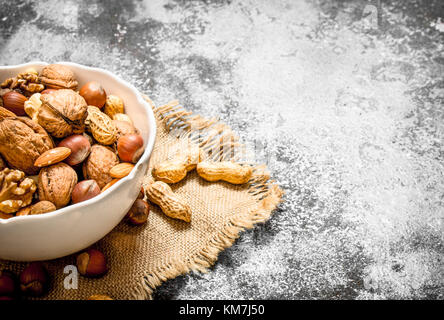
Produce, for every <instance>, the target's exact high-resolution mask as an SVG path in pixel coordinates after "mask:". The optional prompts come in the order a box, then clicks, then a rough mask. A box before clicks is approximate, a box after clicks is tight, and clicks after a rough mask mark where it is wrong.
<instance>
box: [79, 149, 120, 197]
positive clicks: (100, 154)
mask: <svg viewBox="0 0 444 320" xmlns="http://www.w3.org/2000/svg"><path fill="white" fill-rule="evenodd" d="M118 163H119V158H118V157H117V155H116V154H115V152H114V151H113V150H112V149H111V148H108V147H105V146H102V145H99V144H95V145H93V146H92V147H91V153H90V154H89V157H88V159H87V160H86V161H85V162H84V163H83V176H84V178H85V179H92V180H96V182H97V184H98V185H99V187H100V189H102V188H103V187H104V186H105V185H106V184H107V183H108V182H110V181H111V180H112V178H111V176H110V174H109V171H110V170H111V168H112V167H114V166H115V165H117V164H118Z"/></svg>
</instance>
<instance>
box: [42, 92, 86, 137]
mask: <svg viewBox="0 0 444 320" xmlns="http://www.w3.org/2000/svg"><path fill="white" fill-rule="evenodd" d="M40 100H41V101H42V105H41V106H40V108H39V112H38V114H37V120H38V122H39V124H40V125H41V126H42V127H43V128H45V129H46V131H48V133H49V134H51V135H52V136H53V137H56V138H64V137H67V136H69V135H71V134H80V133H82V132H83V131H84V130H85V119H86V117H87V104H86V101H85V99H83V98H82V96H80V95H79V94H78V93H77V92H75V91H73V90H70V89H62V90H57V91H54V92H52V93H49V94H42V95H41V96H40Z"/></svg>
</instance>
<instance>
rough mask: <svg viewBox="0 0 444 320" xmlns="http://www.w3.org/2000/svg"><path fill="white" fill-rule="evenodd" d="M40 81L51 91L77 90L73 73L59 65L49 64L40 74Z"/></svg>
mask: <svg viewBox="0 0 444 320" xmlns="http://www.w3.org/2000/svg"><path fill="white" fill-rule="evenodd" d="M40 81H41V82H42V83H43V84H44V85H45V86H46V87H47V88H51V89H73V90H75V89H77V85H78V82H77V80H76V78H75V76H74V72H72V70H71V69H69V68H68V67H65V66H64V65H61V64H50V65H48V66H46V67H44V68H43V70H42V72H41V73H40Z"/></svg>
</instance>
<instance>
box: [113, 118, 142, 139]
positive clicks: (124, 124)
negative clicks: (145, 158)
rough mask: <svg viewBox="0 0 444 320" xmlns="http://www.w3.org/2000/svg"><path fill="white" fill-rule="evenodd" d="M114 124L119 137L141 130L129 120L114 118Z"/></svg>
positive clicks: (137, 132)
mask: <svg viewBox="0 0 444 320" xmlns="http://www.w3.org/2000/svg"><path fill="white" fill-rule="evenodd" d="M113 123H114V126H115V127H116V129H117V139H119V138H120V137H122V136H125V135H127V134H139V131H138V130H137V129H136V127H134V125H133V124H132V123H130V122H128V121H122V120H113Z"/></svg>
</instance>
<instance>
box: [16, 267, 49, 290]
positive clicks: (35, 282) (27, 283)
mask: <svg viewBox="0 0 444 320" xmlns="http://www.w3.org/2000/svg"><path fill="white" fill-rule="evenodd" d="M48 285H49V276H48V272H47V271H46V269H45V267H44V266H43V264H42V263H41V262H31V263H30V264H29V265H28V266H27V267H26V268H25V269H24V270H23V271H22V272H21V273H20V290H21V291H22V292H23V293H24V294H26V295H30V296H34V297H39V296H42V295H43V294H45V293H46V291H47V290H48Z"/></svg>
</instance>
